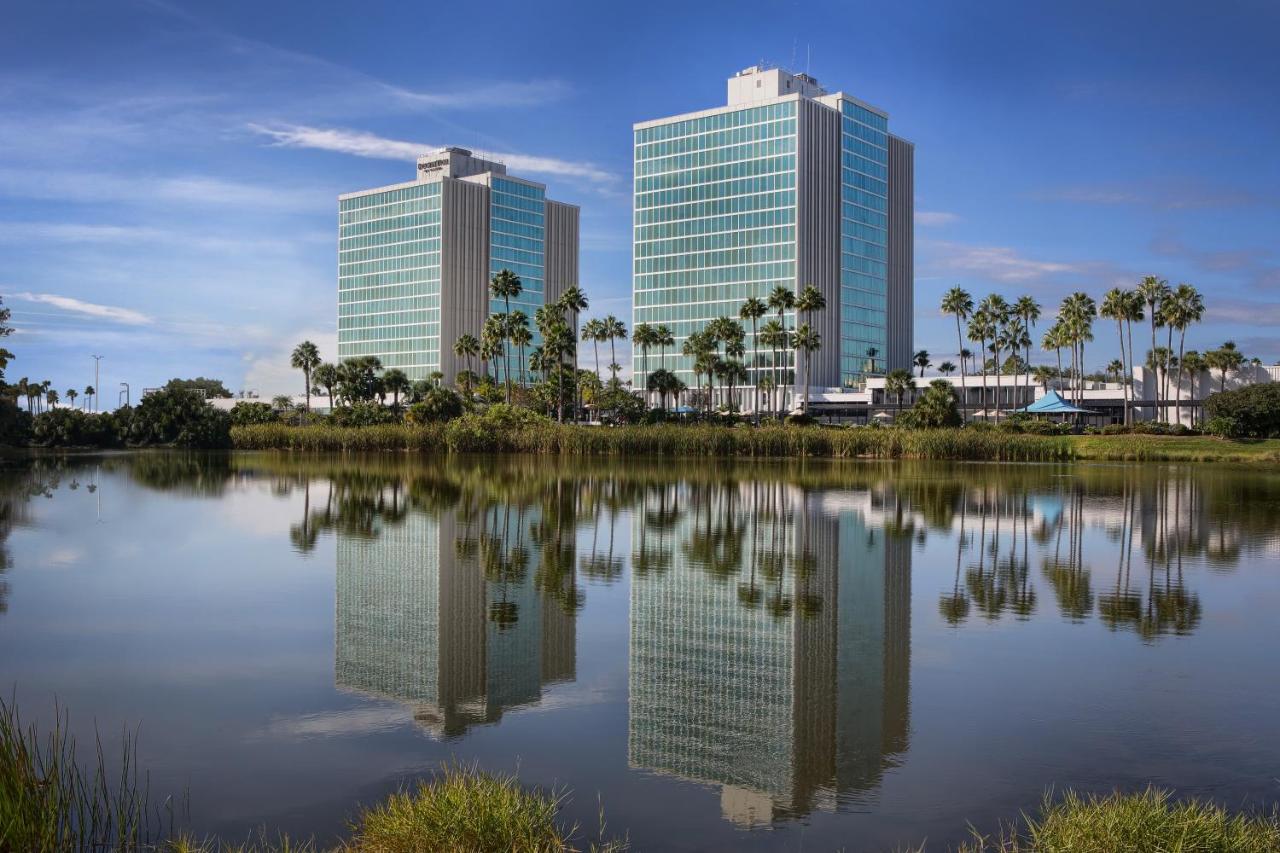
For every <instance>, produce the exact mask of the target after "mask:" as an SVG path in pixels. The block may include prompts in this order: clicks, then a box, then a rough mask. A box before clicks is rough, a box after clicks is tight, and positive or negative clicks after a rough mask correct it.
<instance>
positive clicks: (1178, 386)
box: [1173, 328, 1187, 423]
mask: <svg viewBox="0 0 1280 853" xmlns="http://www.w3.org/2000/svg"><path fill="white" fill-rule="evenodd" d="M1180 331H1181V334H1180V335H1179V337H1178V378H1177V380H1176V382H1175V384H1174V387H1173V393H1175V394H1177V395H1178V396H1177V397H1176V398H1175V403H1174V407H1175V408H1174V411H1176V412H1177V418H1178V423H1182V357H1183V356H1184V355H1185V354H1186V347H1187V330H1186V328H1183V329H1181V330H1180Z"/></svg>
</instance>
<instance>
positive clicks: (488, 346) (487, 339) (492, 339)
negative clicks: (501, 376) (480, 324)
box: [480, 316, 507, 379]
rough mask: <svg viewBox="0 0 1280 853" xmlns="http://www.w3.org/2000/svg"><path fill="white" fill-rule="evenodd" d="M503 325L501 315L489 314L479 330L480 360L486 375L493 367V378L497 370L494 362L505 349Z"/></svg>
mask: <svg viewBox="0 0 1280 853" xmlns="http://www.w3.org/2000/svg"><path fill="white" fill-rule="evenodd" d="M503 326H504V322H503V319H502V318H501V317H496V316H491V317H489V318H488V319H486V320H485V321H484V329H483V330H482V331H481V332H480V361H481V362H483V363H484V365H485V375H486V376H489V375H490V373H489V371H490V369H491V368H493V375H494V378H495V379H496V376H497V372H498V371H497V369H496V368H497V365H496V362H497V360H498V359H499V358H502V356H503V355H504V353H505V352H506V349H507V348H506V346H505V345H504V344H505V343H506V334H505V330H504V329H503Z"/></svg>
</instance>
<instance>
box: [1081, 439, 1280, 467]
mask: <svg viewBox="0 0 1280 853" xmlns="http://www.w3.org/2000/svg"><path fill="white" fill-rule="evenodd" d="M1071 446H1072V450H1073V451H1074V452H1075V456H1076V458H1077V459H1094V460H1103V461H1112V462H1118V461H1152V462H1280V439H1274V438H1273V439H1265V440H1253V441H1225V440H1223V439H1220V438H1213V437H1212V436H1171V435H1078V436H1072V437H1071Z"/></svg>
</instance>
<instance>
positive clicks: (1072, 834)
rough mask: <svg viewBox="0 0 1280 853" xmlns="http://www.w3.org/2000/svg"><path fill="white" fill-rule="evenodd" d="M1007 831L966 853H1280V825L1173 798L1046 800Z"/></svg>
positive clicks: (1149, 793) (1154, 793)
mask: <svg viewBox="0 0 1280 853" xmlns="http://www.w3.org/2000/svg"><path fill="white" fill-rule="evenodd" d="M1023 824H1024V825H1022V826H1018V825H1013V826H1009V827H1006V828H1005V829H1004V830H1003V831H1002V832H1001V833H1000V834H999V836H998V837H995V838H987V837H983V836H981V835H977V834H975V838H974V840H973V842H972V843H970V844H965V845H961V847H960V848H959V850H960V851H961V852H962V853H1057V851H1063V853H1067V851H1095V850H1096V851H1104V850H1105V851H1111V850H1126V851H1133V853H1163V851H1167V850H1181V851H1187V853H1190V852H1191V851H1238V853H1254V851H1256V852H1257V853H1263V851H1275V850H1280V821H1278V820H1277V816H1276V815H1275V814H1272V815H1265V816H1264V815H1233V814H1230V813H1229V812H1227V810H1226V809H1224V808H1222V807H1220V806H1217V805H1214V804H1212V803H1202V802H1196V801H1191V800H1188V801H1183V802H1176V801H1174V800H1173V799H1172V798H1171V797H1170V795H1169V793H1168V792H1166V791H1159V790H1156V789H1148V790H1146V791H1143V792H1142V793H1138V794H1120V793H1115V794H1111V795H1110V796H1106V797H1099V796H1083V795H1080V794H1076V793H1068V794H1067V795H1066V796H1064V797H1063V798H1062V799H1061V800H1059V801H1058V802H1053V801H1052V800H1049V799H1047V798H1046V800H1045V803H1044V805H1043V806H1042V807H1041V811H1040V814H1039V815H1038V816H1036V817H1024V818H1023Z"/></svg>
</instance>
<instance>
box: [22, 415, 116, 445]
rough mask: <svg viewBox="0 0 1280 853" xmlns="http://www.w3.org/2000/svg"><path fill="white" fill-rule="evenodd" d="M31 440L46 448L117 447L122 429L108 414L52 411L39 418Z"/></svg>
mask: <svg viewBox="0 0 1280 853" xmlns="http://www.w3.org/2000/svg"><path fill="white" fill-rule="evenodd" d="M32 441H33V442H34V443H35V444H38V445H41V446H43V447H115V446H116V445H118V444H120V430H119V427H118V426H117V424H116V421H115V418H114V417H113V416H112V415H110V414H108V413H106V412H103V413H100V414H94V413H91V412H85V411H82V410H80V409H67V408H62V409H50V410H49V411H47V412H42V413H40V414H39V415H36V417H35V420H34V423H33V426H32Z"/></svg>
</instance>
